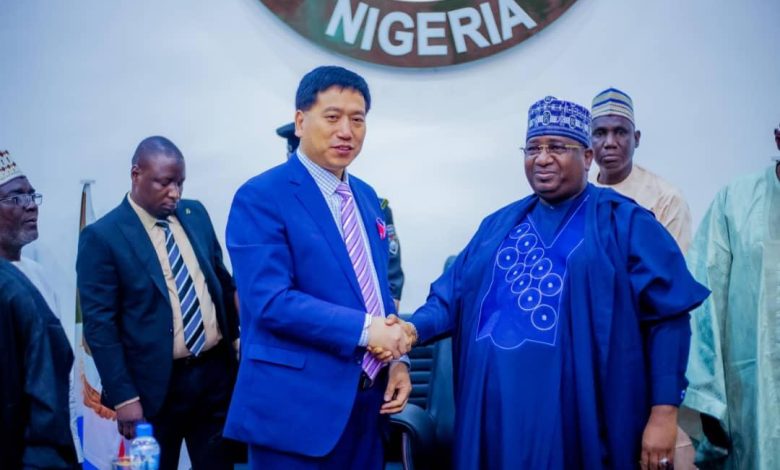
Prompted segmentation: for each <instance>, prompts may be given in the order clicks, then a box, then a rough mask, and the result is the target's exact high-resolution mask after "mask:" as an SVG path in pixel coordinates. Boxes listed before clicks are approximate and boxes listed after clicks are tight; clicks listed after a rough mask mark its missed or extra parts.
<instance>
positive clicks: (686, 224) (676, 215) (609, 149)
mask: <svg viewBox="0 0 780 470" xmlns="http://www.w3.org/2000/svg"><path fill="white" fill-rule="evenodd" d="M591 115H592V118H593V123H592V130H591V141H592V144H593V159H594V160H595V161H596V165H598V173H597V174H596V177H595V178H593V181H592V182H593V183H594V184H596V185H597V186H606V187H610V188H612V189H614V190H615V191H617V192H619V193H620V194H623V195H624V196H628V197H630V198H631V199H633V200H635V201H636V202H637V204H639V205H640V206H642V207H644V208H646V209H649V210H650V211H652V212H653V214H655V218H656V219H658V221H659V222H660V223H661V225H663V226H664V227H666V229H667V230H668V231H669V233H671V234H672V237H674V239H675V240H676V241H677V244H678V245H680V249H681V250H682V251H683V253H685V251H686V250H687V249H688V245H689V244H690V242H691V211H690V209H689V208H688V203H686V202H685V199H684V198H683V196H682V193H681V192H680V190H679V189H677V188H676V187H674V186H672V185H671V184H669V183H668V182H666V181H665V180H664V179H662V178H661V177H660V176H658V175H656V174H655V173H653V172H651V171H649V170H647V169H645V168H643V167H641V166H639V165H637V164H636V163H634V150H636V148H637V147H639V140H640V138H641V137H642V133H641V132H640V131H639V130H638V129H637V128H636V125H635V121H634V103H633V101H632V100H631V97H630V96H628V95H627V94H626V93H624V92H622V91H620V90H618V89H617V88H607V89H606V90H604V91H602V92H601V93H599V94H598V95H596V97H595V98H593V105H592V106H591Z"/></svg>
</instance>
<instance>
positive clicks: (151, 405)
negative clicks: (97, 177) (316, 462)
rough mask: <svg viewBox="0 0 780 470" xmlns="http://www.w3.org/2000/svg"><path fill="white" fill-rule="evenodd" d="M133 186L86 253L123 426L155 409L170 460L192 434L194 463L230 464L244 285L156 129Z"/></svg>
mask: <svg viewBox="0 0 780 470" xmlns="http://www.w3.org/2000/svg"><path fill="white" fill-rule="evenodd" d="M130 177H131V180H132V189H131V190H130V193H129V194H128V195H127V196H126V197H125V198H124V199H123V201H122V202H121V204H119V206H118V207H116V208H115V209H114V210H112V211H111V212H109V213H108V214H106V215H105V216H104V217H102V218H101V219H99V220H98V221H96V222H95V223H93V224H91V225H89V226H87V227H86V228H85V229H84V230H83V231H82V233H81V237H80V239H79V252H78V259H77V262H76V270H77V272H78V288H79V295H80V298H81V307H82V311H83V314H84V337H85V338H86V341H87V344H88V345H89V348H90V349H91V351H92V355H93V357H94V359H95V364H96V365H97V368H98V372H99V373H100V378H101V381H102V383H103V397H102V399H103V401H104V403H105V404H106V405H107V406H110V407H112V408H114V409H116V412H117V424H118V427H119V432H120V433H122V435H124V436H125V437H127V438H132V437H133V436H134V434H135V424H136V423H137V422H139V421H144V420H148V421H149V422H151V423H152V424H153V425H154V435H155V437H156V439H157V440H158V442H159V443H160V447H161V456H160V457H161V462H160V464H161V465H160V468H161V469H175V468H176V467H177V464H178V458H179V449H180V447H181V442H182V439H183V440H184V441H185V442H186V444H187V450H188V452H189V455H190V459H191V460H192V464H193V468H195V469H196V470H198V469H201V468H202V469H209V470H211V469H221V468H226V469H227V468H231V467H232V466H231V464H230V461H229V460H230V459H229V455H228V454H229V452H228V450H227V447H228V446H226V443H225V442H224V441H223V439H222V429H223V426H224V422H225V415H226V412H227V408H228V404H229V401H230V396H231V393H232V388H233V383H234V380H235V374H236V369H237V361H236V354H235V350H234V347H233V346H234V344H236V343H237V341H236V340H237V339H238V315H237V311H236V304H235V301H234V295H235V288H234V285H233V281H232V278H231V276H230V274H229V273H228V272H227V270H226V269H225V266H224V265H223V262H222V249H221V247H220V245H219V242H218V241H217V237H216V235H215V233H214V228H213V226H212V224H211V220H210V219H209V216H208V214H207V213H206V209H205V208H204V207H203V205H202V204H200V203H199V202H197V201H194V200H183V199H181V192H182V185H183V183H184V178H185V165H184V157H183V156H182V153H181V151H179V149H178V148H177V147H176V145H174V144H173V142H171V141H170V140H168V139H166V138H164V137H149V138H147V139H145V140H143V141H142V142H141V143H140V144H139V145H138V148H137V149H136V151H135V154H134V155H133V159H132V169H131V171H130Z"/></svg>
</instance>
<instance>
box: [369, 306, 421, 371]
mask: <svg viewBox="0 0 780 470" xmlns="http://www.w3.org/2000/svg"><path fill="white" fill-rule="evenodd" d="M416 342H417V329H415V327H414V325H412V324H411V323H409V322H406V321H404V320H401V319H400V318H399V317H398V316H396V315H390V316H388V317H387V318H381V317H374V318H372V319H371V326H370V327H369V329H368V346H367V347H366V349H368V352H370V353H371V354H373V355H374V357H376V358H377V359H379V360H380V361H382V362H390V361H391V360H393V359H398V358H399V357H401V356H403V355H404V354H406V353H408V352H409V351H410V350H411V349H412V346H414V344H415V343H416Z"/></svg>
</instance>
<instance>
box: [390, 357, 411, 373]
mask: <svg viewBox="0 0 780 470" xmlns="http://www.w3.org/2000/svg"><path fill="white" fill-rule="evenodd" d="M390 362H391V363H392V364H395V363H396V362H401V363H404V364H406V367H408V368H409V370H412V361H411V360H410V359H409V356H407V355H406V354H404V355H403V356H401V357H399V358H398V359H395V360H393V361H390Z"/></svg>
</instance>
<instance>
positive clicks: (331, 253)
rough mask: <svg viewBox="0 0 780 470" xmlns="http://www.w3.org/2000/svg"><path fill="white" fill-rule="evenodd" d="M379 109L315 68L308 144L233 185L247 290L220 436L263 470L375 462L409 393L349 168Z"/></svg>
mask: <svg viewBox="0 0 780 470" xmlns="http://www.w3.org/2000/svg"><path fill="white" fill-rule="evenodd" d="M370 106H371V97H370V94H369V91H368V85H367V84H366V82H365V80H363V78H362V77H360V76H359V75H357V74H355V73H354V72H351V71H349V70H346V69H343V68H341V67H318V68H316V69H314V70H312V71H311V72H309V73H308V74H306V75H305V76H304V77H303V79H302V80H301V82H300V84H299V86H298V91H297V94H296V109H297V110H296V113H295V132H296V135H298V136H299V137H300V139H301V143H300V147H299V148H298V150H297V152H296V154H295V155H294V156H292V157H291V158H290V159H289V160H288V161H287V162H285V163H283V164H282V165H279V166H277V167H275V168H272V169H271V170H269V171H266V172H265V173H262V174H260V175H258V176H256V177H254V178H252V179H250V180H249V181H248V182H246V183H245V184H244V185H243V186H242V187H241V188H240V189H239V190H238V192H237V193H236V196H235V199H234V201H233V207H232V208H231V211H230V217H229V219H228V226H227V246H228V251H229V253H230V257H231V260H232V262H233V268H234V273H235V278H236V286H237V288H238V294H239V298H240V299H241V315H242V317H243V325H244V326H243V332H242V337H243V338H244V339H243V342H242V347H241V351H242V354H241V365H240V368H239V373H238V379H237V382H236V388H235V391H234V393H233V400H232V402H231V406H230V411H229V413H228V420H227V424H226V426H225V435H226V436H228V437H232V438H235V439H239V440H242V441H245V442H248V443H249V444H250V463H251V465H252V468H255V469H261V468H262V469H276V468H279V469H309V468H311V469H315V468H316V469H345V468H361V469H380V468H382V466H383V460H384V450H383V434H384V432H385V428H386V426H387V419H386V416H384V415H386V414H390V413H395V412H398V411H400V410H401V409H403V407H404V405H405V404H406V400H407V398H408V396H409V392H410V390H411V383H410V380H409V372H408V369H407V365H406V364H405V363H403V362H397V361H393V362H392V363H391V364H390V365H389V366H385V365H384V364H382V363H381V362H378V361H377V360H376V359H375V358H374V357H373V356H372V355H371V354H369V353H368V352H367V349H368V348H373V347H381V348H382V349H383V350H384V351H390V352H392V356H393V358H394V359H396V360H397V359H399V358H400V357H401V355H403V354H404V353H406V351H408V349H409V347H410V341H409V340H408V339H407V337H406V335H405V334H404V331H403V329H402V328H401V327H400V325H397V324H394V325H386V324H385V322H384V316H385V315H389V314H392V313H394V312H395V309H394V305H393V298H392V296H391V294H390V290H389V283H388V281H387V264H388V262H387V255H388V246H387V243H388V240H387V229H386V225H385V222H384V219H383V218H382V212H381V209H380V207H379V204H378V199H377V196H376V193H375V192H374V190H373V189H372V188H371V187H370V186H369V185H367V184H366V183H364V182H363V181H361V180H359V179H358V178H356V177H354V176H353V175H350V174H348V173H347V167H348V166H349V164H350V163H352V161H353V160H354V159H355V158H356V157H357V155H358V154H359V153H360V149H361V147H362V144H363V138H364V137H365V132H366V113H367V112H368V110H369V108H370Z"/></svg>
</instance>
